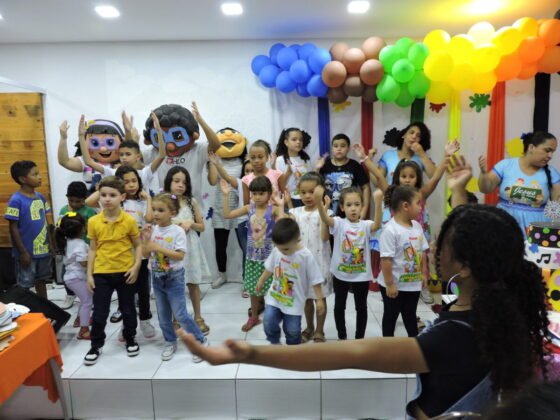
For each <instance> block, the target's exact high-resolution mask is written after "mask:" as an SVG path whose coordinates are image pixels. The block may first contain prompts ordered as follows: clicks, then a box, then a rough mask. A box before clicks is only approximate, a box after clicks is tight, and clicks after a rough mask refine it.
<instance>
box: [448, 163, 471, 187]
mask: <svg viewBox="0 0 560 420" xmlns="http://www.w3.org/2000/svg"><path fill="white" fill-rule="evenodd" d="M471 178H472V167H471V165H470V164H469V163H468V162H467V161H466V159H465V156H463V155H460V156H458V157H454V158H452V159H451V161H450V163H449V173H448V175H447V186H448V187H449V189H455V188H466V186H467V184H468V183H469V181H470V180H471Z"/></svg>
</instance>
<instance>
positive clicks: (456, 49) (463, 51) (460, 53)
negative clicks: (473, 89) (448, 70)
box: [447, 34, 474, 64]
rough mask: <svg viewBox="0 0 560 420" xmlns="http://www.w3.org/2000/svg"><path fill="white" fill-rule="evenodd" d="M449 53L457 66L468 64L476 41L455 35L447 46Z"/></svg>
mask: <svg viewBox="0 0 560 420" xmlns="http://www.w3.org/2000/svg"><path fill="white" fill-rule="evenodd" d="M447 52H448V53H449V55H451V57H452V58H453V62H454V63H455V64H457V63H466V62H468V61H469V60H470V59H471V56H472V54H473V52H474V41H473V39H472V37H470V36H469V35H464V34H461V35H455V36H454V37H453V38H451V41H449V44H447Z"/></svg>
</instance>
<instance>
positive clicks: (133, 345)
mask: <svg viewBox="0 0 560 420" xmlns="http://www.w3.org/2000/svg"><path fill="white" fill-rule="evenodd" d="M126 354H127V355H128V357H134V356H138V354H140V346H139V345H138V343H137V342H136V340H135V339H134V338H129V339H128V340H126Z"/></svg>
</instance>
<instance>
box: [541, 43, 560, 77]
mask: <svg viewBox="0 0 560 420" xmlns="http://www.w3.org/2000/svg"><path fill="white" fill-rule="evenodd" d="M538 69H539V71H540V72H542V73H550V74H552V73H556V72H557V71H560V47H559V46H555V47H551V48H548V49H547V50H546V51H545V52H544V55H543V56H542V58H541V59H540V61H539V64H538Z"/></svg>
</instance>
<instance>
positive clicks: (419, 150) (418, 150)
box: [411, 143, 436, 178]
mask: <svg viewBox="0 0 560 420" xmlns="http://www.w3.org/2000/svg"><path fill="white" fill-rule="evenodd" d="M411 149H412V151H413V152H414V153H415V154H416V155H418V157H419V158H420V160H422V163H423V164H424V168H425V170H426V173H427V174H428V176H429V177H430V178H431V177H433V176H434V172H435V171H436V165H434V162H432V161H431V160H430V158H429V157H428V155H427V154H426V152H425V151H424V148H423V147H422V145H421V144H420V143H414V144H413V145H412V147H411Z"/></svg>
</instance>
